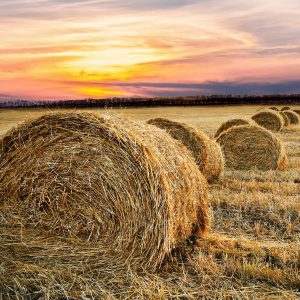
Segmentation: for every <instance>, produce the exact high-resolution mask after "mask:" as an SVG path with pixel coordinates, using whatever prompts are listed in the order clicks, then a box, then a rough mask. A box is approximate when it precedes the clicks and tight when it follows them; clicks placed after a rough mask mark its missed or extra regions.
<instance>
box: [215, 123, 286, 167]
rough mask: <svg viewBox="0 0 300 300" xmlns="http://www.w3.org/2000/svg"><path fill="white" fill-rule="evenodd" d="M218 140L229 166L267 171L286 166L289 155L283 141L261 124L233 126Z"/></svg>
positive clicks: (226, 164) (226, 163)
mask: <svg viewBox="0 0 300 300" xmlns="http://www.w3.org/2000/svg"><path fill="white" fill-rule="evenodd" d="M217 142H218V143H220V145H221V147H222V150H223V153H224V157H225V166H226V167H228V168H233V169H237V170H250V169H252V168H257V169H259V170H262V171H266V170H276V169H280V170H283V169H284V168H285V167H286V160H287V157H286V154H285V149H284V146H283V144H282V142H281V141H280V140H279V139H278V138H277V137H276V136H275V135H274V134H273V133H271V132H270V131H268V130H266V129H264V128H262V127H260V126H256V125H241V126H234V127H231V128H229V129H228V130H226V131H224V132H223V133H222V134H221V135H220V136H219V137H218V139H217Z"/></svg>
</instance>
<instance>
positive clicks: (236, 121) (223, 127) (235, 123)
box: [215, 118, 253, 138]
mask: <svg viewBox="0 0 300 300" xmlns="http://www.w3.org/2000/svg"><path fill="white" fill-rule="evenodd" d="M247 124H248V125H249V124H253V121H252V120H247V119H241V118H236V119H231V120H228V121H226V122H224V123H223V124H222V125H221V126H220V127H219V129H218V130H217V132H216V134H215V138H217V137H218V136H219V135H220V134H221V133H222V132H224V131H225V130H227V129H229V128H230V127H232V126H239V125H247Z"/></svg>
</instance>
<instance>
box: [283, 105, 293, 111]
mask: <svg viewBox="0 0 300 300" xmlns="http://www.w3.org/2000/svg"><path fill="white" fill-rule="evenodd" d="M290 109H291V108H290V107H288V106H284V107H282V108H281V111H284V110H290Z"/></svg>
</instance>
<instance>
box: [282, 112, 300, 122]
mask: <svg viewBox="0 0 300 300" xmlns="http://www.w3.org/2000/svg"><path fill="white" fill-rule="evenodd" d="M283 114H284V115H285V116H286V117H287V118H288V119H289V121H290V123H291V125H296V124H299V116H298V114H297V113H295V112H294V111H292V110H284V111H283Z"/></svg>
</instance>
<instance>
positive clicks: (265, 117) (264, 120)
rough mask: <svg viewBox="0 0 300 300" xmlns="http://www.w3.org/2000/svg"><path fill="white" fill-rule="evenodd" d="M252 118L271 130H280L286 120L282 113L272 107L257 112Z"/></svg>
mask: <svg viewBox="0 0 300 300" xmlns="http://www.w3.org/2000/svg"><path fill="white" fill-rule="evenodd" d="M252 120H254V121H255V122H256V123H257V124H258V125H260V126H262V127H264V128H266V129H268V130H271V131H280V130H281V129H282V127H283V124H284V120H283V118H282V116H281V115H280V113H278V112H276V111H274V110H270V109H267V110H264V111H260V112H258V113H256V114H255V115H253V116H252Z"/></svg>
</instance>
